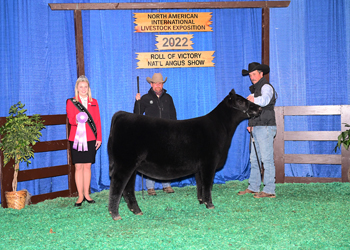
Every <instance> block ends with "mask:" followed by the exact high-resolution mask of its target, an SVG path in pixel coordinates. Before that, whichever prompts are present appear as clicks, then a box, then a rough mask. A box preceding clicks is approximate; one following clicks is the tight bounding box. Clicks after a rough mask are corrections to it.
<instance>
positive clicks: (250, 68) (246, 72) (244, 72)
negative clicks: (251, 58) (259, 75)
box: [242, 62, 270, 76]
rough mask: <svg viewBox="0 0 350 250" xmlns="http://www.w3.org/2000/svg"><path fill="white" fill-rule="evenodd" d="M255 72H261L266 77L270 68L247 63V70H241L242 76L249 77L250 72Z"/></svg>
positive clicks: (264, 65)
mask: <svg viewBox="0 0 350 250" xmlns="http://www.w3.org/2000/svg"><path fill="white" fill-rule="evenodd" d="M255 70H261V71H262V72H263V73H264V75H266V74H268V73H269V72H270V67H269V66H268V65H266V64H260V63H257V62H252V63H249V65H248V70H246V69H242V76H246V75H249V73H250V72H253V71H255Z"/></svg>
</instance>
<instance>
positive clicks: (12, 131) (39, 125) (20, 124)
mask: <svg viewBox="0 0 350 250" xmlns="http://www.w3.org/2000/svg"><path fill="white" fill-rule="evenodd" d="M24 106H25V105H24V104H22V103H21V102H18V103H17V104H14V105H13V106H11V108H10V111H9V116H7V117H6V122H5V124H4V125H3V126H2V127H0V134H1V136H2V138H1V141H0V150H2V152H3V155H4V167H6V165H7V163H9V161H10V160H12V159H13V160H14V165H13V166H11V167H13V168H14V175H13V180H12V192H6V194H5V196H6V201H7V204H8V207H12V208H16V209H22V208H23V207H24V206H25V204H24V202H25V199H26V198H25V197H26V195H27V191H26V190H25V191H18V192H17V176H18V170H19V163H20V162H26V163H27V166H28V165H29V164H30V163H31V161H30V159H31V158H34V151H33V146H34V145H35V144H36V142H38V141H40V136H41V135H42V134H41V132H40V131H41V130H42V129H43V128H45V126H44V124H43V122H44V121H43V120H42V119H41V117H40V116H39V115H37V114H36V115H33V116H31V117H29V116H27V115H26V111H27V110H26V109H24ZM16 200H17V201H16ZM18 200H19V201H18Z"/></svg>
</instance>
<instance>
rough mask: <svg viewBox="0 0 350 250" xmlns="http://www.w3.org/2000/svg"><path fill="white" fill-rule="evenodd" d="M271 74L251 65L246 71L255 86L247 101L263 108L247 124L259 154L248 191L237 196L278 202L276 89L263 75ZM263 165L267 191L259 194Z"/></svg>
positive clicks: (265, 67) (254, 157)
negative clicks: (275, 159) (274, 147)
mask: <svg viewBox="0 0 350 250" xmlns="http://www.w3.org/2000/svg"><path fill="white" fill-rule="evenodd" d="M269 72H270V67H269V66H268V65H265V64H260V63H257V62H252V63H250V64H249V65H248V70H245V69H243V70H242V75H243V76H246V75H249V77H250V81H251V82H252V84H253V85H251V86H250V87H249V90H250V92H251V93H252V94H250V95H249V96H248V97H247V99H248V100H249V101H251V102H254V103H255V104H258V105H260V106H261V107H262V112H261V115H260V116H258V117H255V118H252V119H250V120H249V121H248V131H249V132H250V133H252V137H253V138H254V141H253V140H252V142H251V143H252V145H251V146H252V148H253V146H254V145H253V143H254V142H255V147H256V151H257V154H255V150H252V151H254V153H253V152H252V153H251V154H250V165H251V169H250V177H249V186H248V188H247V189H246V190H244V191H240V192H238V195H244V194H247V193H252V194H254V198H275V197H276V194H275V163H274V159H273V140H274V137H275V135H276V131H277V129H276V119H275V111H274V107H275V103H276V98H277V97H276V92H275V89H274V88H273V86H272V85H271V84H270V83H269V82H268V81H267V80H266V79H265V77H264V75H266V74H268V73H269ZM258 160H259V161H260V162H262V163H263V164H264V180H263V182H264V188H263V190H262V191H261V192H260V185H261V181H262V178H261V173H260V168H259V163H258Z"/></svg>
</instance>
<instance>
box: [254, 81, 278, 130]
mask: <svg viewBox="0 0 350 250" xmlns="http://www.w3.org/2000/svg"><path fill="white" fill-rule="evenodd" d="M265 84H269V85H270V86H271V87H272V89H273V96H272V98H271V100H270V102H269V104H268V105H266V106H265V107H262V112H261V115H260V116H258V117H255V118H251V119H250V120H249V121H248V126H249V127H254V126H276V119H275V110H274V108H275V103H276V91H275V89H274V87H273V86H272V85H271V84H270V83H269V82H268V81H267V80H266V79H265V78H264V77H263V78H261V79H260V81H258V82H257V83H256V84H253V85H252V86H250V88H249V89H250V91H251V93H252V94H254V97H258V96H261V88H262V87H263V86H264V85H265Z"/></svg>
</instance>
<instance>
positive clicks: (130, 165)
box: [108, 90, 261, 220]
mask: <svg viewBox="0 0 350 250" xmlns="http://www.w3.org/2000/svg"><path fill="white" fill-rule="evenodd" d="M260 110H261V108H260V106H258V105H256V104H254V103H252V102H250V101H248V100H247V99H245V98H243V97H242V96H240V95H236V93H235V91H234V90H232V91H231V92H230V93H229V95H228V96H226V97H225V99H224V100H223V101H222V102H221V103H220V104H219V105H218V106H217V107H216V108H215V109H214V110H213V111H211V112H210V113H209V114H207V115H205V116H202V117H198V118H194V119H189V120H179V121H173V120H165V119H159V118H153V117H148V116H144V115H136V114H131V113H127V112H123V111H119V112H117V113H115V114H114V116H113V118H112V123H111V131H110V135H109V140H108V154H109V175H110V178H111V186H110V190H109V212H110V213H111V215H112V217H113V219H114V220H119V219H121V217H120V215H119V212H118V210H119V203H120V199H121V196H122V195H123V197H124V199H125V201H126V203H127V205H128V207H129V209H130V210H131V211H132V212H133V213H134V214H138V215H141V214H142V212H141V210H140V208H139V206H138V204H137V201H136V198H135V190H134V187H135V178H136V171H138V172H140V173H142V174H145V175H147V176H149V177H152V178H155V179H157V180H172V179H176V178H179V177H184V176H188V175H191V174H195V178H196V182H197V197H198V200H199V202H200V203H201V204H202V203H204V204H205V205H206V207H207V208H214V205H213V203H212V199H211V189H212V185H213V180H214V175H215V171H216V170H217V169H219V168H221V167H223V166H224V164H225V162H226V158H227V153H228V150H229V147H230V145H231V140H232V137H233V134H234V132H235V130H236V128H237V126H238V124H239V123H240V122H242V121H243V120H245V119H248V118H250V117H253V116H257V115H259V114H260Z"/></svg>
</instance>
